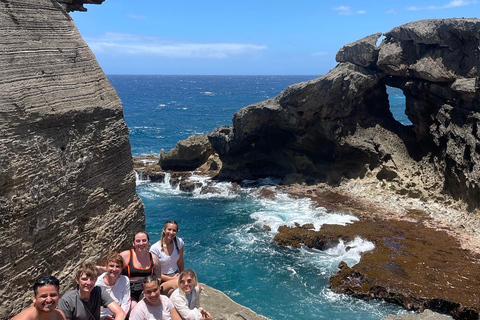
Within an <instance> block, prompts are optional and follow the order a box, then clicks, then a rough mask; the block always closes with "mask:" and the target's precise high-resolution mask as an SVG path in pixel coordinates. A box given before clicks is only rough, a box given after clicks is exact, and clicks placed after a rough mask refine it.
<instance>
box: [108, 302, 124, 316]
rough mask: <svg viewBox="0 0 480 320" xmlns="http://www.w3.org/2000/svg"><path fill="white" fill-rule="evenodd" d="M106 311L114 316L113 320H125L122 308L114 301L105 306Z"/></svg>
mask: <svg viewBox="0 0 480 320" xmlns="http://www.w3.org/2000/svg"><path fill="white" fill-rule="evenodd" d="M107 308H108V310H110V311H112V313H113V314H114V315H115V317H114V318H115V320H125V318H126V317H127V314H126V313H125V312H124V311H123V310H122V308H121V307H120V306H119V305H118V303H116V302H115V301H113V302H111V303H109V304H108V305H107Z"/></svg>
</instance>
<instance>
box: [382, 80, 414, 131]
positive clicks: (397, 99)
mask: <svg viewBox="0 0 480 320" xmlns="http://www.w3.org/2000/svg"><path fill="white" fill-rule="evenodd" d="M387 94H388V103H389V105H390V111H391V112H392V114H393V117H394V118H395V120H397V121H398V122H400V123H401V124H403V125H404V126H409V125H412V122H411V121H410V120H409V119H408V117H407V115H406V114H405V95H404V94H403V92H402V90H401V89H399V88H395V87H390V86H387Z"/></svg>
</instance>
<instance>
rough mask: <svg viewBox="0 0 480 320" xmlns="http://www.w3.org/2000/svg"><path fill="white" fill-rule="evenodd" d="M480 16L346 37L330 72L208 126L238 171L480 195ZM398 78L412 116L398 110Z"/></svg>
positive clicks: (442, 195)
mask: <svg viewBox="0 0 480 320" xmlns="http://www.w3.org/2000/svg"><path fill="white" fill-rule="evenodd" d="M479 31H480V20H478V19H438V20H423V21H418V22H412V23H408V24H405V25H402V26H400V27H397V28H394V29H393V30H391V31H390V32H387V33H386V34H385V38H384V39H383V41H382V42H381V44H380V45H378V46H377V41H378V40H379V38H380V36H381V34H380V33H378V34H375V35H371V36H368V37H366V38H364V39H361V40H359V41H357V42H354V43H351V44H349V45H346V46H345V47H343V48H342V49H341V50H340V51H339V52H338V54H337V58H336V59H337V61H338V62H339V64H338V65H337V66H336V67H335V68H334V69H332V70H331V71H330V72H328V73H327V74H326V75H324V76H323V77H321V78H319V79H316V80H312V81H308V82H304V83H300V84H296V85H292V86H290V87H288V88H287V89H286V90H285V91H284V92H282V93H281V94H280V95H278V96H277V97H275V98H273V99H270V100H267V101H263V102H260V103H257V104H254V105H251V106H248V107H246V108H244V109H242V110H241V111H239V112H238V113H236V114H235V115H234V116H233V126H230V127H222V128H219V129H217V130H214V131H213V132H212V133H210V134H209V140H210V142H211V144H212V146H213V147H214V149H215V150H216V151H217V152H218V154H219V156H220V159H221V161H222V165H223V166H222V169H221V171H220V174H219V176H218V178H223V179H230V180H242V179H255V178H260V177H266V176H276V177H281V178H282V179H283V182H284V183H290V182H300V181H301V182H307V183H312V184H313V183H319V182H327V183H329V184H330V185H333V186H336V185H339V184H340V183H341V182H342V181H344V180H345V179H361V180H362V181H363V182H364V183H367V182H369V183H373V184H377V183H383V185H384V186H385V188H388V189H389V190H391V191H393V192H396V193H398V194H401V195H407V196H410V197H416V198H419V197H422V198H423V199H436V200H437V201H443V200H445V199H446V198H453V199H456V200H461V201H463V203H465V204H466V205H467V206H468V209H470V210H474V209H475V208H477V207H478V205H479V204H480V188H479V187H480V185H479V181H480V179H479V178H480V176H479V174H480V161H479V160H480V158H479V157H480V154H479V150H480V147H479V146H480V130H479V128H480V127H479V121H478V119H480V105H479V91H478V75H479V68H478V65H479V54H478V50H479V49H478V46H479V40H480V39H479ZM386 86H393V87H397V88H400V89H401V90H402V91H403V93H404V95H405V98H406V106H405V107H406V111H405V112H406V114H407V116H408V118H409V119H410V121H411V122H412V125H409V126H404V125H402V124H400V123H399V122H397V121H396V120H395V119H394V118H393V116H392V113H391V112H390V109H389V100H388V94H387V91H386Z"/></svg>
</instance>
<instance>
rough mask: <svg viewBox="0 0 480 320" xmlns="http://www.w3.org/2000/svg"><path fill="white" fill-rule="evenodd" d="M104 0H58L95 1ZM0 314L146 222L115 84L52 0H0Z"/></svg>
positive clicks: (124, 240) (65, 279) (65, 278)
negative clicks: (38, 283)
mask: <svg viewBox="0 0 480 320" xmlns="http://www.w3.org/2000/svg"><path fill="white" fill-rule="evenodd" d="M100 2H101V1H63V2H62V4H66V3H71V4H72V5H73V4H75V5H80V3H100ZM0 15H1V17H2V18H1V19H0V38H1V41H2V44H1V50H0V231H1V232H0V243H1V247H0V264H1V271H0V281H1V283H2V285H1V286H0V295H1V296H2V299H1V301H0V308H1V310H2V311H1V316H0V318H1V319H8V318H10V316H13V315H14V314H15V313H16V312H18V311H19V310H21V309H22V308H23V307H25V306H27V305H30V304H31V296H32V292H31V285H32V284H33V282H34V281H35V279H36V278H37V277H38V276H40V275H43V274H53V275H55V276H57V277H58V278H60V280H61V281H62V291H64V290H66V289H68V283H70V282H71V275H72V272H73V270H74V269H76V268H77V266H78V265H79V264H80V263H81V262H82V260H84V259H87V258H88V259H92V260H95V259H98V258H99V257H101V256H104V255H106V254H107V253H108V252H110V251H111V250H120V249H121V247H123V246H125V245H130V243H131V234H130V233H131V232H132V230H138V229H143V228H145V214H144V208H143V204H142V202H141V200H140V198H139V197H138V196H137V193H136V191H135V174H134V171H133V161H132V157H131V150H130V143H129V140H128V128H127V126H126V125H125V122H124V120H123V111H122V104H121V101H120V99H119V98H118V96H117V94H116V92H115V90H114V88H113V87H112V86H111V84H110V83H109V82H108V80H107V77H106V76H105V74H104V73H103V71H102V69H101V68H100V66H99V65H98V63H97V61H96V59H95V56H94V55H93V53H92V52H91V50H90V49H89V48H88V46H87V45H86V43H85V42H84V41H83V39H82V37H81V35H80V33H79V32H78V30H77V28H76V26H75V24H74V23H73V20H72V19H71V17H70V16H69V15H68V14H67V13H66V12H65V9H64V8H62V7H61V6H60V3H59V2H57V1H56V0H15V1H13V0H2V1H0Z"/></svg>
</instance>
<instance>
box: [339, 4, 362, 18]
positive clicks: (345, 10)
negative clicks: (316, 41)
mask: <svg viewBox="0 0 480 320" xmlns="http://www.w3.org/2000/svg"><path fill="white" fill-rule="evenodd" d="M332 9H333V10H335V11H338V14H340V15H344V16H349V15H352V14H365V13H367V10H357V11H354V10H353V9H352V8H351V7H349V6H343V5H342V6H338V7H335V8H332Z"/></svg>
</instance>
